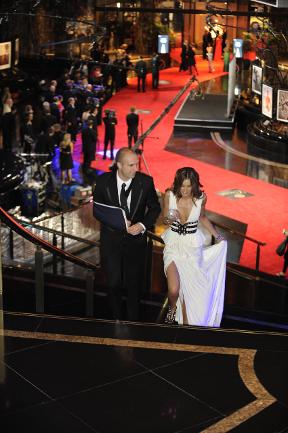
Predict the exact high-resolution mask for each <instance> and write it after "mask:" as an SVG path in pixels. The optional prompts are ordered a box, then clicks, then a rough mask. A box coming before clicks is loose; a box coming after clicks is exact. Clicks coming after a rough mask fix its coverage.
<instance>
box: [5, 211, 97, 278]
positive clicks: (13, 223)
mask: <svg viewBox="0 0 288 433" xmlns="http://www.w3.org/2000/svg"><path fill="white" fill-rule="evenodd" d="M0 220H1V221H3V222H4V223H5V224H6V225H7V226H9V227H10V228H11V229H12V230H13V231H15V232H16V233H18V234H19V235H20V236H23V237H24V238H25V239H27V240H28V241H29V242H32V243H33V244H35V245H38V246H40V247H41V248H43V250H46V251H48V252H49V253H51V254H55V255H56V256H58V257H61V258H62V259H64V260H68V261H69V262H71V263H74V264H75V265H79V266H82V267H84V268H86V269H91V270H93V271H96V270H98V267H97V266H96V265H95V264H94V263H91V262H89V261H87V260H83V259H81V258H79V257H77V256H74V255H73V254H70V253H68V252H66V251H63V250H62V249H60V248H57V247H56V246H54V245H52V244H50V243H49V242H47V241H45V240H44V239H42V238H41V237H39V236H37V235H34V234H33V233H31V232H30V231H29V230H28V229H26V228H25V227H23V226H22V225H21V224H20V223H19V222H18V221H17V220H16V219H15V218H14V217H12V216H11V215H9V213H8V212H6V211H5V210H4V209H3V208H2V207H0Z"/></svg>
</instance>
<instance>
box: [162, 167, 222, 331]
mask: <svg viewBox="0 0 288 433" xmlns="http://www.w3.org/2000/svg"><path fill="white" fill-rule="evenodd" d="M201 187H202V185H201V183H200V181H199V175H198V173H197V172H196V171H195V170H194V169H193V168H191V167H184V168H180V169H179V170H177V172H176V175H175V179H174V182H173V185H172V188H171V189H169V190H167V191H166V193H165V199H164V223H165V224H167V225H169V228H168V229H167V230H166V231H165V232H164V233H163V234H162V238H163V240H164V242H165V248H164V270H165V274H166V276H167V283H168V300H169V307H168V313H167V316H166V319H165V323H171V324H173V323H179V324H189V325H198V326H215V327H217V326H220V322H221V318H222V313H223V303H224V291H225V275H226V252H227V242H226V241H225V240H224V239H223V237H222V236H221V235H220V234H218V233H217V231H216V230H215V228H214V227H213V225H212V224H211V222H210V221H209V220H208V218H207V216H206V215H205V204H206V201H207V197H206V194H205V193H204V192H203V191H202V189H201ZM198 223H201V226H202V227H203V228H205V229H206V230H207V231H208V232H209V233H210V234H211V235H212V236H214V237H215V239H216V242H217V243H216V244H215V245H211V246H208V247H204V241H205V235H204V233H203V232H202V231H201V228H199V226H198Z"/></svg>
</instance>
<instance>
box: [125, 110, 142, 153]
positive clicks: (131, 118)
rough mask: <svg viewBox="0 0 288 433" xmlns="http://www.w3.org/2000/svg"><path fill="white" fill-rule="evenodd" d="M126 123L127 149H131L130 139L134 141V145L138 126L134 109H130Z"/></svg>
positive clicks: (137, 115)
mask: <svg viewBox="0 0 288 433" xmlns="http://www.w3.org/2000/svg"><path fill="white" fill-rule="evenodd" d="M126 123H127V127H128V129H127V134H128V147H129V149H131V147H132V138H133V139H134V144H135V143H136V141H137V140H138V125H139V114H137V113H136V108H135V107H131V108H130V113H129V114H127V116H126Z"/></svg>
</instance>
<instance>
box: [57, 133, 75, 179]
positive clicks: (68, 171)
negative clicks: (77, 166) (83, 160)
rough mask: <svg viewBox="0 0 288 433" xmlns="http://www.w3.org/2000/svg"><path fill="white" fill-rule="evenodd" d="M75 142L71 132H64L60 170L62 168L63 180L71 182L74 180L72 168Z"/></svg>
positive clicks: (61, 144)
mask: <svg viewBox="0 0 288 433" xmlns="http://www.w3.org/2000/svg"><path fill="white" fill-rule="evenodd" d="M72 155H73V142H72V140H71V134H68V133H66V134H64V137H63V141H61V143H60V170H61V182H62V183H70V182H72V180H73V179H72V168H73V167H74V164H73V157H72ZM65 177H66V179H65Z"/></svg>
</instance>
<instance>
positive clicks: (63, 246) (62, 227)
mask: <svg viewBox="0 0 288 433" xmlns="http://www.w3.org/2000/svg"><path fill="white" fill-rule="evenodd" d="M64 230H65V221H64V214H63V212H62V213H61V232H62V233H64ZM61 248H62V250H65V239H64V236H62V237H61Z"/></svg>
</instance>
